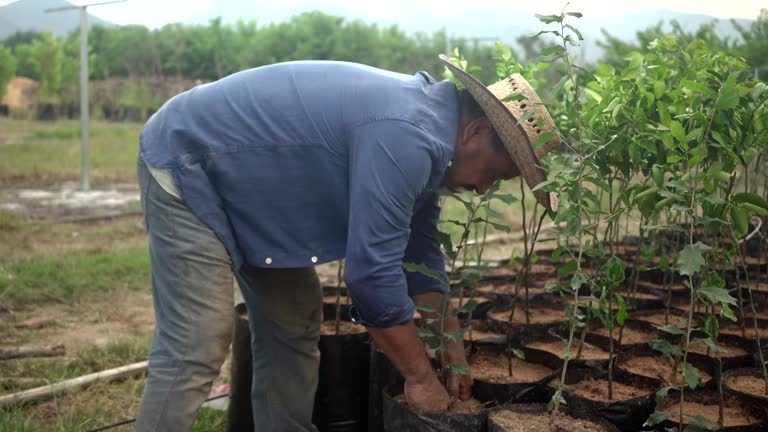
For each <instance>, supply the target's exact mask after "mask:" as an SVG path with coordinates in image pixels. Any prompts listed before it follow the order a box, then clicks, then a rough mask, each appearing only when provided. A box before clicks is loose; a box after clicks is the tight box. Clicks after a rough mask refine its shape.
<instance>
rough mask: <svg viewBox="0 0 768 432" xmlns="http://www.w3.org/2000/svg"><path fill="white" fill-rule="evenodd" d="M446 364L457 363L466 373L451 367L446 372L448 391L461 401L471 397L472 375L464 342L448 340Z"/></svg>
mask: <svg viewBox="0 0 768 432" xmlns="http://www.w3.org/2000/svg"><path fill="white" fill-rule="evenodd" d="M445 362H446V365H458V366H463V368H466V370H467V373H466V374H460V373H458V372H456V371H453V370H451V369H449V370H448V373H447V387H448V393H449V394H450V395H451V397H453V398H459V399H461V400H463V401H465V400H469V398H471V397H472V375H471V374H470V373H469V364H468V363H467V356H466V353H465V351H464V344H463V343H461V342H449V343H447V344H446V350H445Z"/></svg>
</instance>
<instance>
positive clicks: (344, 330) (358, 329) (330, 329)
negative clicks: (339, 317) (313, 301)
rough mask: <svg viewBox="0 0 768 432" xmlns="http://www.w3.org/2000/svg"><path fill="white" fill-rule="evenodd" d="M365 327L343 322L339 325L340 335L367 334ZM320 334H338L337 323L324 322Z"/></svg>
mask: <svg viewBox="0 0 768 432" xmlns="http://www.w3.org/2000/svg"><path fill="white" fill-rule="evenodd" d="M365 331H366V330H365V327H364V326H361V325H359V324H354V323H351V322H349V321H341V322H340V323H339V333H338V334H340V335H349V334H357V333H365ZM320 334H321V335H323V336H332V335H335V334H336V321H323V324H322V325H321V326H320Z"/></svg>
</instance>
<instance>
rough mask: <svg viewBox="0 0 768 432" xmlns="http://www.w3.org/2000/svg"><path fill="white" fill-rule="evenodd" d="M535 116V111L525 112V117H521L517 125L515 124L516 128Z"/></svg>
mask: <svg viewBox="0 0 768 432" xmlns="http://www.w3.org/2000/svg"><path fill="white" fill-rule="evenodd" d="M534 114H536V111H534V110H530V111H526V112H524V113H523V115H521V116H520V119H519V120H517V123H516V124H515V126H519V125H520V123H522V122H524V121H526V120H528V119H529V118H530V117H531V116H532V115H534Z"/></svg>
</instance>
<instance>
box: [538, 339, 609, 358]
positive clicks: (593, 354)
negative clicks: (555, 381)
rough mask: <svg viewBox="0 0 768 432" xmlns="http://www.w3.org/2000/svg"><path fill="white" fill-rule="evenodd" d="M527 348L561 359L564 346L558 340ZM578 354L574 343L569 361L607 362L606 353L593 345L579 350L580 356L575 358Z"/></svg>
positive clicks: (539, 342)
mask: <svg viewBox="0 0 768 432" xmlns="http://www.w3.org/2000/svg"><path fill="white" fill-rule="evenodd" d="M527 347H528V348H534V349H538V350H542V351H548V352H551V353H552V354H554V355H556V356H558V357H560V358H562V357H563V350H564V349H565V344H564V343H563V342H561V341H559V340H551V341H550V340H548V341H536V342H531V343H529V344H528V345H527ZM578 352H579V346H578V344H576V343H574V344H573V346H572V347H571V360H608V355H609V354H608V352H607V351H605V350H602V349H600V348H598V347H596V346H594V345H584V347H583V348H582V349H581V355H580V356H578V357H577V353H578Z"/></svg>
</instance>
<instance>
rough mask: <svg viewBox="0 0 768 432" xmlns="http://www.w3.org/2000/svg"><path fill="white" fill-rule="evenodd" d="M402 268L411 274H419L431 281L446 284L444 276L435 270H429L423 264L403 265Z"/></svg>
mask: <svg viewBox="0 0 768 432" xmlns="http://www.w3.org/2000/svg"><path fill="white" fill-rule="evenodd" d="M403 268H404V269H405V271H409V272H412V273H421V274H423V275H424V276H429V277H431V278H433V279H437V280H438V281H440V282H442V283H444V284H446V285H447V284H448V280H447V279H446V277H445V275H444V274H442V273H439V272H437V271H435V270H432V269H431V268H429V267H427V266H426V265H424V264H416V263H403Z"/></svg>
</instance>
